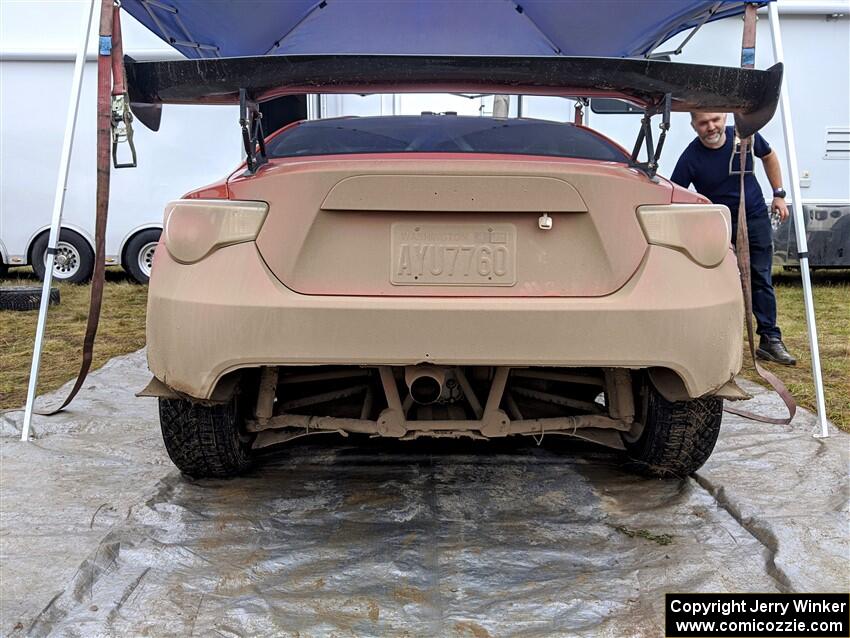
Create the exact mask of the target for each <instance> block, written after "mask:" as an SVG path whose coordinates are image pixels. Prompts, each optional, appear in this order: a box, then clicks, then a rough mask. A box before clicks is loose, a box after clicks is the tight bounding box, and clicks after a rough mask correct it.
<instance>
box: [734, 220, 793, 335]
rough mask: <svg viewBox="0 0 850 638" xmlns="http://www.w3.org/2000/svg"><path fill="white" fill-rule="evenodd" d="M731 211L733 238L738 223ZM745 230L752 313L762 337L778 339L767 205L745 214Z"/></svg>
mask: <svg viewBox="0 0 850 638" xmlns="http://www.w3.org/2000/svg"><path fill="white" fill-rule="evenodd" d="M736 215H737V211H735V212H734V213H733V214H732V217H733V220H732V241H733V242H734V241H735V239H736V237H737V236H738V224H737V219H736V218H735V217H736ZM747 233H748V235H749V238H750V277H751V279H752V289H753V314H754V315H755V316H756V322H757V324H758V328H757V329H756V332H758V334H760V335H761V336H763V337H767V338H770V339H774V338H776V339H779V338H781V337H782V333H781V332H780V331H779V328H778V327H777V325H776V295H775V294H774V292H773V280H772V278H771V270H772V267H773V231H772V229H771V227H770V216H769V215H768V213H767V210H766V209H763V210H762V211H760V212H758V213H756V214H752V215H747Z"/></svg>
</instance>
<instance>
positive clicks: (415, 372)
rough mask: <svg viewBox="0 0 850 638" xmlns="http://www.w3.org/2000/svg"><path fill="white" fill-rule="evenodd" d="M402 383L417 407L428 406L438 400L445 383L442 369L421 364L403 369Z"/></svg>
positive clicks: (444, 373)
mask: <svg viewBox="0 0 850 638" xmlns="http://www.w3.org/2000/svg"><path fill="white" fill-rule="evenodd" d="M404 382H405V383H406V384H407V389H408V390H409V391H410V397H411V398H412V399H413V400H414V401H415V402H416V403H418V404H419V405H430V404H431V403H434V402H435V401H436V400H437V399H439V398H440V395H441V394H442V393H443V385H444V384H445V382H446V371H445V369H444V368H441V367H438V366H432V365H428V364H422V365H418V366H405V367H404Z"/></svg>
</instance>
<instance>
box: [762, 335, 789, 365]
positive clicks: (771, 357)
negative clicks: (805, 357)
mask: <svg viewBox="0 0 850 638" xmlns="http://www.w3.org/2000/svg"><path fill="white" fill-rule="evenodd" d="M756 356H757V357H758V358H759V359H764V360H765V361H773V363H779V364H782V365H784V366H795V365H797V360H796V359H795V358H794V357H792V356H791V355H790V354H789V353H788V350H786V349H785V344H784V343H782V339H780V338H778V337H773V338H764V337H762V338H761V340H760V341H759V347H758V349H757V350H756Z"/></svg>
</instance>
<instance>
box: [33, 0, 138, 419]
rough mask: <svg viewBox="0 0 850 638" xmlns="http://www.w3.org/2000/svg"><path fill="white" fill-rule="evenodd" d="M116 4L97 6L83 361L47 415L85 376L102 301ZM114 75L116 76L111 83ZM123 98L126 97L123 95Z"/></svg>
mask: <svg viewBox="0 0 850 638" xmlns="http://www.w3.org/2000/svg"><path fill="white" fill-rule="evenodd" d="M119 10H120V9H119V7H117V6H113V2H112V0H102V2H101V9H100V46H99V55H98V58H97V196H96V202H95V207H96V212H95V242H94V243H95V250H94V253H95V255H94V273H93V274H92V280H91V300H90V302H89V316H88V321H87V323H86V334H85V337H84V339H83V360H82V363H81V364H80V371H79V373H78V374H77V380H76V382H75V383H74V387H73V388H72V389H71V392H70V394H68V397H67V398H66V399H65V401H64V402H63V403H62V405H60V406H59V407H58V408H55V409H51V410H46V411H43V412H38V414H41V415H45V416H49V415H51V414H56V413H57V412H61V411H62V410H63V409H64V408H65V406H67V405H68V404H69V403H71V401H72V400H73V399H74V397H75V396H76V395H77V392H79V391H80V388H81V387H82V385H83V382H84V381H85V379H86V376H87V375H88V373H89V369H90V368H91V362H92V354H93V351H94V340H95V336H96V335H97V325H98V321H99V320H100V309H101V305H102V302H103V284H104V275H105V272H106V241H105V238H106V216H107V211H108V208H109V177H110V170H111V168H112V167H111V165H110V147H111V145H112V137H113V125H114V122H113V113H112V96H113V95H115V91H116V90H121V91H122V92H123V91H124V63H123V59H124V56H123V54H122V51H121V27H120V21H119V20H120V19H119V13H118V12H119ZM113 76H114V77H115V78H116V83H115V86H113ZM125 97H126V96H125Z"/></svg>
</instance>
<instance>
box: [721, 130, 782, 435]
mask: <svg viewBox="0 0 850 638" xmlns="http://www.w3.org/2000/svg"><path fill="white" fill-rule="evenodd" d="M749 145H750V138H746V139H742V140H741V157H740V159H741V198H740V202H739V204H738V234H737V237H736V239H735V254H736V255H737V257H738V270H739V271H740V274H741V289H742V290H743V293H744V320H745V323H746V325H747V341H748V343H749V345H750V356H751V357H752V359H753V365H754V366H755V369H756V372H758V375H759V376H760V377H761V378H762V379H764V380H765V381H767V382H768V383H769V384H770V385H771V387H772V388H773V389H774V390H776V393H777V394H778V395H779V396H780V397H781V398H782V401H783V402H784V403H785V407H787V408H788V416H787V417H786V418H784V419H775V418H772V417H767V416H761V415H760V414H754V413H752V412H748V411H746V410H741V409H740V408H735V407H731V406H728V407H724V409H725V411H726V412H730V413H732V414H737V415H738V416H742V417H744V418H747V419H752V420H753V421H761V422H762V423H776V424H780V425H784V424H786V423H790V422H791V419H793V418H794V414H795V413H796V412H797V403H796V402H795V401H794V397H792V396H791V393H790V392H788V389H787V388H786V387H785V384H784V383H782V381H780V380H779V378H778V377H776V375H774V374H773V373H772V372H771V371H770V370H765V369H764V368H762V367H761V366H760V365H759V362H758V360H757V359H756V347H755V341H754V337H753V289H752V280H751V277H750V239H749V233H748V231H747V205H746V200H745V196H744V187H745V185H744V176H745V175H746V170H747V153H748V149H749ZM733 153H734V151H733Z"/></svg>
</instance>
